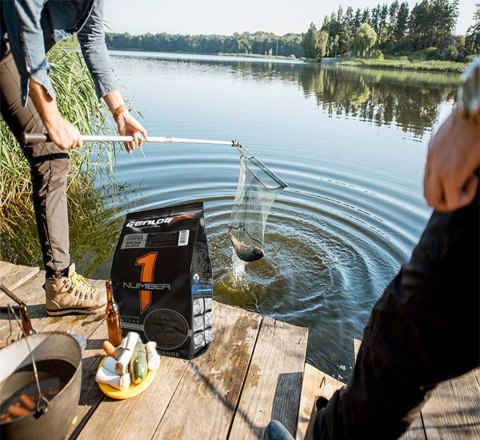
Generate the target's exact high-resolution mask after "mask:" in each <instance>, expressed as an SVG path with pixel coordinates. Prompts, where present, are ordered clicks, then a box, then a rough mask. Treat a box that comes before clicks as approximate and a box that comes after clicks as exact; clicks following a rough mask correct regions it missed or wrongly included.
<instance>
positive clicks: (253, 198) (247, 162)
mask: <svg viewBox="0 0 480 440" xmlns="http://www.w3.org/2000/svg"><path fill="white" fill-rule="evenodd" d="M238 151H239V153H240V174H239V178H238V185H237V192H236V194H235V200H234V202H233V208H232V212H231V214H230V221H229V224H228V235H229V238H230V241H231V242H232V245H233V248H234V250H235V253H236V254H237V257H238V258H240V259H241V260H243V261H247V262H252V261H256V260H259V259H260V258H262V257H263V256H264V255H265V252H264V235H265V225H266V223H267V217H268V215H269V213H270V209H271V207H272V204H273V202H274V201H275V199H276V198H277V195H278V193H279V192H280V191H281V190H282V189H284V188H286V187H287V186H288V185H287V184H286V183H285V182H284V181H283V180H282V179H280V177H278V176H277V175H276V174H275V173H274V172H273V171H271V170H270V169H268V168H267V167H266V165H264V164H263V163H262V162H260V161H259V160H258V159H257V158H256V157H254V156H253V155H252V154H251V153H250V152H248V150H246V149H245V148H244V147H241V148H238ZM244 153H248V156H247V155H245V154H244Z"/></svg>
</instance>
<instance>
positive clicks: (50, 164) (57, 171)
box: [31, 158, 70, 196]
mask: <svg viewBox="0 0 480 440" xmlns="http://www.w3.org/2000/svg"><path fill="white" fill-rule="evenodd" d="M37 159H38V158H37ZM69 166H70V161H69V160H68V158H55V159H47V160H35V161H32V164H31V169H32V184H33V189H34V193H36V194H37V195H40V196H41V195H42V194H46V193H49V192H52V191H58V190H66V186H67V177H68V170H69Z"/></svg>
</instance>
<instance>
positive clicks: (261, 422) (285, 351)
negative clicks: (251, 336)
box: [229, 318, 308, 439]
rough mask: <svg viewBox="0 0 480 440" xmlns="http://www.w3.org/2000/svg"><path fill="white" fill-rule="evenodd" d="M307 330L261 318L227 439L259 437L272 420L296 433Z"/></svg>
mask: <svg viewBox="0 0 480 440" xmlns="http://www.w3.org/2000/svg"><path fill="white" fill-rule="evenodd" d="M307 338H308V329H306V328H302V327H296V326H292V325H289V324H286V323H283V322H280V321H274V320H273V319H271V318H264V319H263V322H262V326H261V328H260V333H259V336H258V340H257V343H256V346H255V351H254V354H253V358H252V362H251V365H250V368H249V370H248V375H247V380H246V382H245V387H244V390H243V392H242V396H241V399H240V403H239V405H238V408H237V411H236V413H235V419H234V422H233V425H232V429H231V432H230V437H229V438H230V439H248V438H251V439H258V438H262V437H263V432H264V430H265V426H266V425H267V424H268V423H269V422H270V420H271V419H276V420H279V421H280V422H281V423H283V424H284V425H285V427H286V428H287V429H288V430H289V431H290V432H291V433H292V434H293V435H295V432H296V428H297V418H298V407H299V403H300V391H301V384H302V377H303V370H304V365H305V354H306V346H307Z"/></svg>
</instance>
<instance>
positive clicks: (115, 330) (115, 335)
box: [105, 280, 122, 347]
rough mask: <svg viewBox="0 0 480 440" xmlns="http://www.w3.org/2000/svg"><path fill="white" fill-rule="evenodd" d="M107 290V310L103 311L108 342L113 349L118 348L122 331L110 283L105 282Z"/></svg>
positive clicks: (108, 281)
mask: <svg viewBox="0 0 480 440" xmlns="http://www.w3.org/2000/svg"><path fill="white" fill-rule="evenodd" d="M105 288H106V289H107V308H106V309H105V319H106V321H107V329H108V340H109V341H110V342H111V343H112V344H113V346H114V347H118V346H119V345H120V344H121V343H122V329H121V328H120V312H119V311H118V306H117V303H116V302H115V300H114V299H113V290H112V282H111V281H110V280H106V281H105Z"/></svg>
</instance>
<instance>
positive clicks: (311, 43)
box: [302, 23, 318, 58]
mask: <svg viewBox="0 0 480 440" xmlns="http://www.w3.org/2000/svg"><path fill="white" fill-rule="evenodd" d="M317 44H318V43H317V27H316V26H315V25H314V24H313V23H310V28H309V29H308V31H307V33H306V34H305V35H304V37H303V39H302V48H303V52H304V54H305V56H306V57H307V58H315V57H316V56H317Z"/></svg>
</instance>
